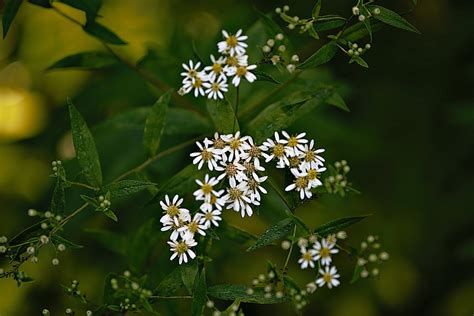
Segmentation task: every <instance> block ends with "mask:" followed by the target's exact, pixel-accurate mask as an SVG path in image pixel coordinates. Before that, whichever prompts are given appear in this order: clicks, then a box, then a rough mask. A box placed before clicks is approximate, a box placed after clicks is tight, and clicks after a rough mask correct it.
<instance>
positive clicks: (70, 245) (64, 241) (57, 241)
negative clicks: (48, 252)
mask: <svg viewBox="0 0 474 316" xmlns="http://www.w3.org/2000/svg"><path fill="white" fill-rule="evenodd" d="M51 239H52V240H53V242H54V243H55V244H63V245H65V246H66V247H67V248H71V249H80V248H84V246H81V245H78V244H76V243H74V242H72V241H70V240H67V239H66V238H64V237H61V236H59V235H54V236H52V237H51Z"/></svg>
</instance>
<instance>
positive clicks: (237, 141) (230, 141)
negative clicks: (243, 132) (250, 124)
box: [221, 131, 249, 161]
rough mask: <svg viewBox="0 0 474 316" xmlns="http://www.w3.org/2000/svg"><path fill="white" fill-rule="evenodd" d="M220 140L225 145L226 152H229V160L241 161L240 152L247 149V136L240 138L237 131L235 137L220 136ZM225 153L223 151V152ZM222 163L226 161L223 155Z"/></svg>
mask: <svg viewBox="0 0 474 316" xmlns="http://www.w3.org/2000/svg"><path fill="white" fill-rule="evenodd" d="M221 137H222V139H223V140H224V141H225V142H226V143H227V145H228V146H227V148H226V149H227V151H229V160H234V158H235V159H238V160H240V159H241V155H242V152H243V151H244V149H246V148H249V145H248V144H247V139H248V138H249V136H242V137H241V136H240V131H237V132H236V133H235V135H232V134H228V135H221ZM224 152H225V151H224ZM222 158H224V161H226V159H225V156H224V155H223V157H222Z"/></svg>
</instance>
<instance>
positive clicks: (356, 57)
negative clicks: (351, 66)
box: [351, 56, 369, 68]
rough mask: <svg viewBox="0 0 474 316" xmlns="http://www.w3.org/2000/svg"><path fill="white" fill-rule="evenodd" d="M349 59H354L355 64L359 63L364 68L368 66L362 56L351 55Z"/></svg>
mask: <svg viewBox="0 0 474 316" xmlns="http://www.w3.org/2000/svg"><path fill="white" fill-rule="evenodd" d="M351 61H355V62H356V63H357V64H359V65H360V66H362V67H364V68H369V65H368V64H367V62H366V61H365V60H364V59H362V57H360V56H352V59H351Z"/></svg>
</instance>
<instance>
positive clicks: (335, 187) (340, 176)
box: [324, 160, 355, 196]
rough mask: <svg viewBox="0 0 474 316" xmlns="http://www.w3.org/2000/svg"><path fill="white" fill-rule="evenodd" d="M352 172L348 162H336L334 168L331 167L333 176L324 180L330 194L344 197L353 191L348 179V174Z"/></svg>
mask: <svg viewBox="0 0 474 316" xmlns="http://www.w3.org/2000/svg"><path fill="white" fill-rule="evenodd" d="M350 170H351V168H350V166H349V165H348V164H347V161H346V160H341V161H336V162H335V163H334V168H332V167H330V171H331V175H330V176H329V177H326V178H325V179H324V187H325V188H326V191H327V192H328V193H332V194H339V195H341V196H344V195H345V194H346V191H349V190H353V191H355V190H354V189H352V187H351V183H350V182H349V181H348V179H347V174H348V173H349V171H350Z"/></svg>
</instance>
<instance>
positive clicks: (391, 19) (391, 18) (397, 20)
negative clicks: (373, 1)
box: [368, 5, 420, 34]
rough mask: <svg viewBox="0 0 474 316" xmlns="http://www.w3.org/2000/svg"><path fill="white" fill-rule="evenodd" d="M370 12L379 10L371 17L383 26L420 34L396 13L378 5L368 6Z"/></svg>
mask: <svg viewBox="0 0 474 316" xmlns="http://www.w3.org/2000/svg"><path fill="white" fill-rule="evenodd" d="M368 9H369V10H370V12H374V9H379V10H380V13H379V14H373V17H374V18H375V19H377V20H379V21H381V22H383V23H385V24H388V25H391V26H393V27H397V28H399V29H402V30H405V31H409V32H414V33H418V34H420V31H418V30H417V28H416V27H414V26H413V25H412V24H410V22H408V21H407V20H405V19H404V18H402V17H401V16H400V15H399V14H398V13H396V12H393V11H392V10H389V9H387V8H384V7H381V6H378V5H370V6H368Z"/></svg>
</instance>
